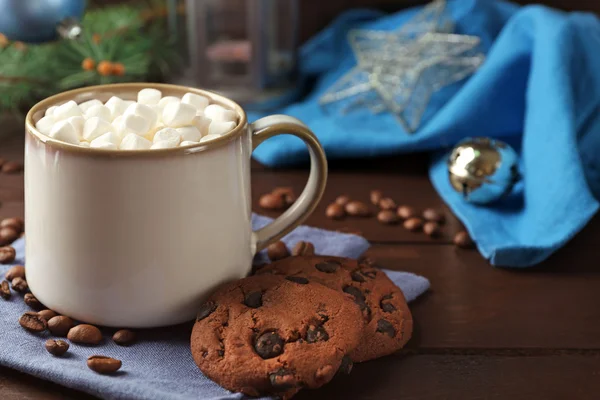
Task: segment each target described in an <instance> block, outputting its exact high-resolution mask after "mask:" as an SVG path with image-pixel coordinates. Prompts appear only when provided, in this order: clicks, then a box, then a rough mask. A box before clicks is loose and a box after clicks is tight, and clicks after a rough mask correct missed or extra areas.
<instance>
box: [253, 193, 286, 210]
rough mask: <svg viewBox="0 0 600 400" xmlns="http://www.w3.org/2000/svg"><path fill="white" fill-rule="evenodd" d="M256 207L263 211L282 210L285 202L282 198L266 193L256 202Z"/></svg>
mask: <svg viewBox="0 0 600 400" xmlns="http://www.w3.org/2000/svg"><path fill="white" fill-rule="evenodd" d="M258 205H259V206H260V207H261V208H264V209H265V210H283V209H284V208H285V200H284V198H283V196H278V195H275V194H273V193H267V194H264V195H262V196H261V198H260V199H259V200H258Z"/></svg>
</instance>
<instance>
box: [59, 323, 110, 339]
mask: <svg viewBox="0 0 600 400" xmlns="http://www.w3.org/2000/svg"><path fill="white" fill-rule="evenodd" d="M67 339H69V340H70V341H71V342H73V343H82V344H99V343H100V342H102V333H101V332H100V329H98V328H96V327H95V326H94V325H88V324H81V325H77V326H74V327H73V328H71V329H70V330H69V333H68V334H67Z"/></svg>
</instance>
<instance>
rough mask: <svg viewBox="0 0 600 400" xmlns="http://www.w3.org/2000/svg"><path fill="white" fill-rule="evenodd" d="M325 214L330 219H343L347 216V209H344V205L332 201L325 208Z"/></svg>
mask: <svg viewBox="0 0 600 400" xmlns="http://www.w3.org/2000/svg"><path fill="white" fill-rule="evenodd" d="M325 216H326V217H327V218H330V219H342V218H344V217H345V216H346V211H344V206H341V205H339V204H338V203H331V204H330V205H328V206H327V209H326V210H325Z"/></svg>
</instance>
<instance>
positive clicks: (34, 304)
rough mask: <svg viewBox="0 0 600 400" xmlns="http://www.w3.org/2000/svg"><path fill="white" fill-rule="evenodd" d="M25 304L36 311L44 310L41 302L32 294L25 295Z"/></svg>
mask: <svg viewBox="0 0 600 400" xmlns="http://www.w3.org/2000/svg"><path fill="white" fill-rule="evenodd" d="M23 300H24V301H25V304H27V305H28V306H29V308H32V309H34V310H36V311H38V310H42V309H44V305H43V304H42V303H40V301H39V300H38V299H37V298H36V297H35V296H34V295H33V294H31V293H25V297H23Z"/></svg>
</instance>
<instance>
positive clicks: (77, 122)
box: [67, 117, 85, 137]
mask: <svg viewBox="0 0 600 400" xmlns="http://www.w3.org/2000/svg"><path fill="white" fill-rule="evenodd" d="M67 121H68V122H69V123H70V124H71V125H73V128H75V132H76V133H77V136H79V137H81V135H83V125H84V124H85V118H83V117H69V118H67Z"/></svg>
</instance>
